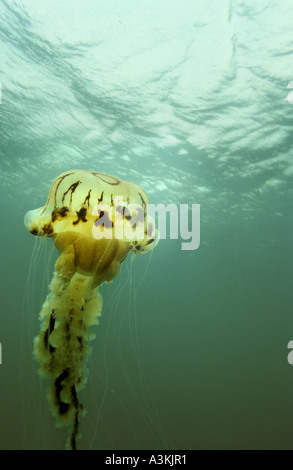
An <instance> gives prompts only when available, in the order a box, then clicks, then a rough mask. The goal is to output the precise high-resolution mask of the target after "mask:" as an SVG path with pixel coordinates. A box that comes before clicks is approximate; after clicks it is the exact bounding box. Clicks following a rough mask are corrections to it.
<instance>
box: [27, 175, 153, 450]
mask: <svg viewBox="0 0 293 470" xmlns="http://www.w3.org/2000/svg"><path fill="white" fill-rule="evenodd" d="M147 207H148V198H147V195H146V193H145V192H144V190H143V189H142V188H140V187H139V186H137V185H136V184H133V183H129V182H127V181H123V180H122V179H119V178H116V177H114V176H110V175H107V174H104V173H99V172H95V171H86V170H72V171H67V172H65V173H63V174H61V175H60V176H58V177H57V178H56V179H55V181H54V182H53V184H52V186H51V188H50V191H49V196H48V200H47V202H46V204H45V205H44V206H43V207H41V208H39V209H34V210H30V211H29V212H27V214H26V215H25V219H24V224H25V227H26V229H27V230H28V231H29V232H30V233H31V234H33V235H37V236H41V237H51V238H52V239H53V243H54V245H55V247H56V248H57V250H58V252H59V257H58V258H57V261H56V263H55V271H54V273H53V277H52V280H51V283H50V286H49V292H48V295H47V297H46V299H45V301H44V303H43V305H42V309H41V312H40V322H41V326H40V332H39V334H38V335H37V336H36V338H35V340H34V350H33V353H34V357H35V359H36V360H37V361H38V363H39V373H40V375H41V376H42V377H45V378H47V379H49V382H50V385H49V390H48V399H49V403H50V408H51V411H52V413H53V415H54V416H55V418H56V425H57V426H67V427H68V428H69V437H68V442H67V447H68V448H69V449H73V450H74V449H76V440H77V438H78V437H80V430H79V423H80V418H81V416H82V415H83V414H84V413H85V409H84V407H83V405H82V404H81V403H80V401H79V397H78V392H79V391H80V390H81V389H82V388H83V387H84V386H85V383H86V380H87V361H88V359H89V356H90V353H91V346H90V341H91V340H93V339H94V338H95V334H94V331H93V327H94V325H97V324H98V322H99V316H100V314H101V311H102V296H101V293H100V286H101V285H102V284H103V283H104V282H107V283H111V282H112V281H113V279H114V278H115V277H116V276H117V275H118V274H119V272H120V265H121V263H122V261H123V260H124V259H125V258H126V257H127V255H128V254H130V253H134V254H140V253H146V252H148V251H150V250H152V249H153V248H154V247H155V246H156V244H157V243H158V233H157V230H156V226H155V223H154V221H153V219H151V217H150V216H148V214H147Z"/></svg>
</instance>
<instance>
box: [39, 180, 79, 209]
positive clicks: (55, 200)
mask: <svg viewBox="0 0 293 470" xmlns="http://www.w3.org/2000/svg"><path fill="white" fill-rule="evenodd" d="M70 175H73V172H71V173H67V174H66V175H63V176H59V178H57V179H56V180H55V183H57V181H58V184H57V187H56V189H55V194H54V207H57V191H58V188H59V186H60V184H61V183H62V181H63V180H64V179H65V178H67V176H70ZM52 191H53V186H51V188H50V192H49V197H48V200H47V203H46V204H45V206H44V209H43V210H42V212H41V214H40V215H42V214H43V213H44V212H45V210H46V209H47V207H48V204H49V201H50V199H51V192H52Z"/></svg>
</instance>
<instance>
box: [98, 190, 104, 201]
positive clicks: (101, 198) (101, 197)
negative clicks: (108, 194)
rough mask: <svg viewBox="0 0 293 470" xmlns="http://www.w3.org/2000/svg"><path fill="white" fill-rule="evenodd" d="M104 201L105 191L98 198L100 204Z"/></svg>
mask: <svg viewBox="0 0 293 470" xmlns="http://www.w3.org/2000/svg"><path fill="white" fill-rule="evenodd" d="M103 199H104V191H102V192H101V196H100V197H99V198H98V204H100V202H102V201H103Z"/></svg>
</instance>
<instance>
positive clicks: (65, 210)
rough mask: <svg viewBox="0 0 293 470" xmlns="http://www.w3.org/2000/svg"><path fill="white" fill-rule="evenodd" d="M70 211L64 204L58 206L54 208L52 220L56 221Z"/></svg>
mask: <svg viewBox="0 0 293 470" xmlns="http://www.w3.org/2000/svg"><path fill="white" fill-rule="evenodd" d="M68 212H69V208H68V207H66V206H64V207H57V208H56V209H54V210H53V212H52V215H51V218H52V222H55V221H56V220H58V219H59V220H60V219H62V218H63V217H66V215H67V214H68Z"/></svg>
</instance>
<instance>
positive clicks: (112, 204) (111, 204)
mask: <svg viewBox="0 0 293 470" xmlns="http://www.w3.org/2000/svg"><path fill="white" fill-rule="evenodd" d="M110 206H111V207H113V206H114V199H113V194H111V202H110Z"/></svg>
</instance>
